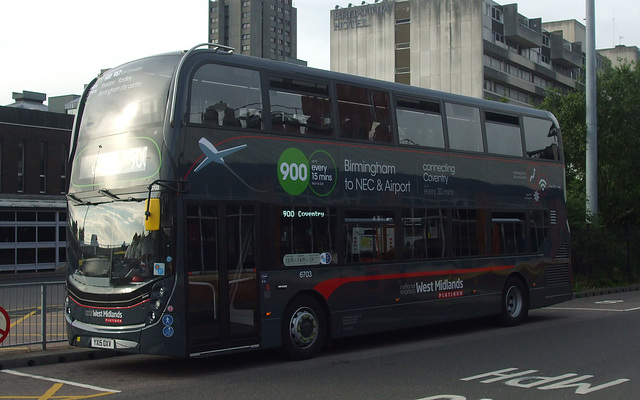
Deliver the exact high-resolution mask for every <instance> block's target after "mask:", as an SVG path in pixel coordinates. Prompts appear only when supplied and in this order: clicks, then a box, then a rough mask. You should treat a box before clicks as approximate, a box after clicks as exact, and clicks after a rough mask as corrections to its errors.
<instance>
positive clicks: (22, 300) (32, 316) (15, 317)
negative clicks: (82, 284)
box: [0, 282, 67, 350]
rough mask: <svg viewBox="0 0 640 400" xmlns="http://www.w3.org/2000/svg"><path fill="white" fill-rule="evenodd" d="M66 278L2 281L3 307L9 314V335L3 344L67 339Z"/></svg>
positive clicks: (43, 344) (44, 345) (31, 343)
mask: <svg viewBox="0 0 640 400" xmlns="http://www.w3.org/2000/svg"><path fill="white" fill-rule="evenodd" d="M65 295H66V287H65V283H64V282H47V283H18V284H7V285H0V307H2V308H4V309H5V311H7V313H8V314H9V335H8V336H7V337H6V339H5V340H4V341H3V342H2V343H0V348H4V347H16V346H26V345H41V346H42V349H43V350H45V349H46V348H47V343H53V342H64V341H66V340H67V331H66V326H65V318H64V312H65V310H64V298H65Z"/></svg>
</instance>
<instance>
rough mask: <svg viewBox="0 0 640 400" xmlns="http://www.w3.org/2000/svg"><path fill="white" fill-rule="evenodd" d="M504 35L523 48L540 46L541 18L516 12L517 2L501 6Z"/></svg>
mask: <svg viewBox="0 0 640 400" xmlns="http://www.w3.org/2000/svg"><path fill="white" fill-rule="evenodd" d="M503 14H504V36H505V37H506V38H507V39H509V40H510V41H512V42H514V43H517V44H518V45H520V46H522V47H525V48H534V47H540V46H542V19H541V18H535V19H528V18H525V17H524V16H522V15H520V14H518V5H517V4H508V5H506V6H503Z"/></svg>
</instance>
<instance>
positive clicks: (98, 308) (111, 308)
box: [69, 296, 151, 310]
mask: <svg viewBox="0 0 640 400" xmlns="http://www.w3.org/2000/svg"><path fill="white" fill-rule="evenodd" d="M69 299H71V301H73V302H74V303H76V304H77V305H79V306H80V307H83V308H95V309H96V310H128V309H130V308H134V307H138V306H139V305H141V304H144V303H147V302H149V301H150V300H151V299H146V300H142V301H141V302H140V303H138V304H134V305H132V306H127V307H93V306H87V305H84V304H80V303H78V302H77V301H76V299H74V298H73V297H71V296H69Z"/></svg>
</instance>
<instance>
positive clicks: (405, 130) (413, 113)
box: [396, 99, 444, 148]
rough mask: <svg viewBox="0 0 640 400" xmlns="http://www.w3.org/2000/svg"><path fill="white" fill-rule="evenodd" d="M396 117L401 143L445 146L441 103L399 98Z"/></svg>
mask: <svg viewBox="0 0 640 400" xmlns="http://www.w3.org/2000/svg"><path fill="white" fill-rule="evenodd" d="M396 117H397V119H398V137H399V139H400V144H406V145H410V146H428V147H438V148H444V131H443V129H442V115H441V114H440V103H438V102H433V101H426V100H409V99H398V106H397V109H396Z"/></svg>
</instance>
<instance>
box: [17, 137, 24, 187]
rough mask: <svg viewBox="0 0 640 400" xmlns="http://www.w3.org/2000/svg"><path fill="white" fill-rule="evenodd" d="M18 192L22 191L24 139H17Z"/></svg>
mask: <svg viewBox="0 0 640 400" xmlns="http://www.w3.org/2000/svg"><path fill="white" fill-rule="evenodd" d="M17 189H18V193H22V192H24V141H22V140H20V141H18V188H17Z"/></svg>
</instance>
